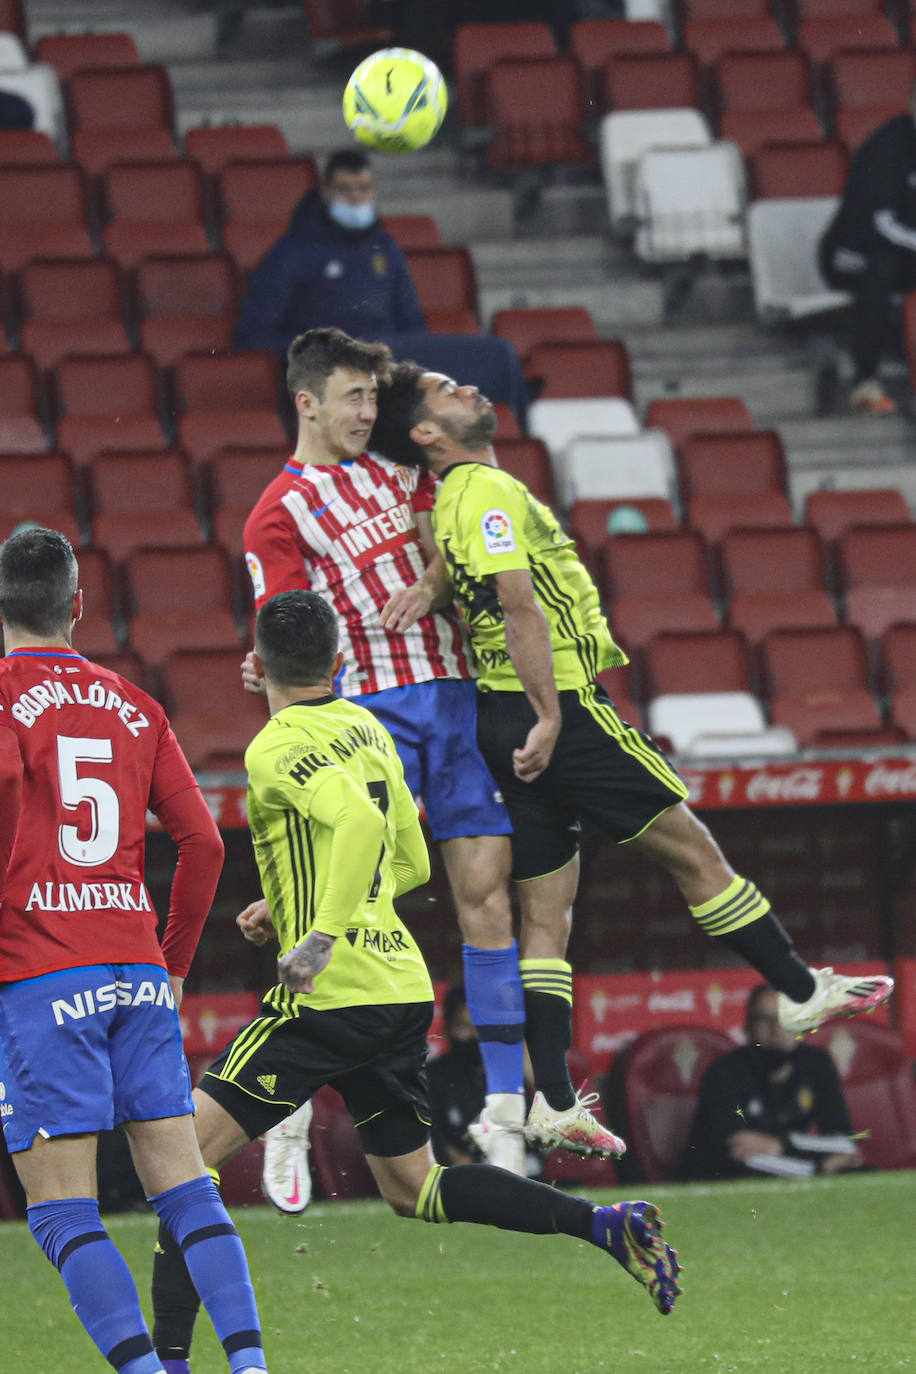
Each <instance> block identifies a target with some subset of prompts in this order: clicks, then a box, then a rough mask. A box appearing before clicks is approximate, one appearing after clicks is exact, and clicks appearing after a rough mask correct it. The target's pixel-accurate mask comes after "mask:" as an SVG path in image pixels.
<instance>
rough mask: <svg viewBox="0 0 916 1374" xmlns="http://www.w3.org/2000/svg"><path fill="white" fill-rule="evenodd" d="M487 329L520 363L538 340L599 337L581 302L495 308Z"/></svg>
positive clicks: (590, 338)
mask: <svg viewBox="0 0 916 1374" xmlns="http://www.w3.org/2000/svg"><path fill="white" fill-rule="evenodd" d="M490 330H491V332H492V333H493V334H495V335H496V337H497V338H498V339H505V340H506V342H507V343H510V344H511V345H512V347H513V348H514V349H515V351H516V353H517V354H518V356H519V357H520V358H521V360H522V363H523V364H525V363H527V359H528V354H529V353H530V352H531V350H532V348H534V347H535V346H536V345H537V344H542V343H582V342H583V341H587V340H596V339H597V338H598V337H599V336H598V330H597V328H596V326H595V321H594V319H593V318H592V313H591V311H590V310H588V309H586V307H585V306H584V305H545V306H540V307H531V308H527V309H512V310H497V311H495V312H494V314H493V317H492V319H491V320H490Z"/></svg>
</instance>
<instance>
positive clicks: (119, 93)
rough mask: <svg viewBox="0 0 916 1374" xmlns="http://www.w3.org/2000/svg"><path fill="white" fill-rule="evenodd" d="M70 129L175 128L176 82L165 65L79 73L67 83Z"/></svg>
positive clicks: (149, 63) (74, 130) (147, 64)
mask: <svg viewBox="0 0 916 1374" xmlns="http://www.w3.org/2000/svg"><path fill="white" fill-rule="evenodd" d="M67 108H68V114H69V123H70V131H71V133H74V132H76V131H78V130H81V129H150V128H154V129H155V128H160V129H168V130H171V128H172V122H173V115H174V110H173V105H172V85H171V82H170V81H169V76H168V72H167V71H166V69H165V67H163V66H160V65H158V64H155V63H151V62H148V63H146V64H144V65H143V66H139V67H137V66H126V67H119V68H107V69H101V70H97V71H93V70H88V71H79V72H76V73H75V74H74V75H73V76H72V77H71V78H70V80H69V82H68V83H67Z"/></svg>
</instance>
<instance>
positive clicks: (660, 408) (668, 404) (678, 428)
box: [646, 396, 754, 448]
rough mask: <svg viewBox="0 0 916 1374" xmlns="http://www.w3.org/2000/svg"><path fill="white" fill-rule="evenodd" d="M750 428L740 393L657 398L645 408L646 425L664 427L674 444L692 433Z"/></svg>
mask: <svg viewBox="0 0 916 1374" xmlns="http://www.w3.org/2000/svg"><path fill="white" fill-rule="evenodd" d="M753 428H754V422H753V420H752V419H751V414H750V411H749V410H748V408H747V406H746V404H745V403H744V401H742V400H741V397H740V396H682V397H680V396H679V397H677V398H676V399H668V398H660V399H658V400H655V401H651V402H650V403H649V406H648V408H647V410H646V429H663V430H664V431H665V433H666V434H667V435H668V438H669V439H670V440H671V442H672V444H673V445H674V447H675V448H680V446H681V444H682V443H683V442H684V440H685V439H689V438H691V436H692V435H695V434H723V433H746V432H747V431H748V430H753Z"/></svg>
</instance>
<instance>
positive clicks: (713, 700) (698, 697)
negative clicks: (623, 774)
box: [646, 692, 795, 759]
mask: <svg viewBox="0 0 916 1374" xmlns="http://www.w3.org/2000/svg"><path fill="white" fill-rule="evenodd" d="M646 714H647V720H648V726H649V732H650V734H652V735H654V736H655V737H656V738H658V739H661V740H666V741H667V743H668V746H669V747H670V748H671V750H672V751H673V752H674V753H675V754H678V755H680V756H681V757H682V758H685V759H687V758H704V757H706V756H707V755H715V756H716V757H722V756H725V757H730V758H738V757H741V756H742V755H747V754H759V755H764V756H769V755H772V754H774V753H777V754H785V753H789V752H792V753H794V751H795V737H794V735H793V736H791V738H789V737H788V736H787V735H786V734H785V732H784V731H782V730H777V732H776V735H775V738H774V736H773V735H771V733H770V728H769V727H768V726H767V723H766V716H765V715H764V710H763V706H762V705H761V703H760V702H759V701H758V700H757V698H756V697H755V696H752V695H751V694H750V692H675V693H671V694H668V695H664V696H659V697H655V698H654V699H653V700H652V701H650V702H649V704H648V707H647V708H646Z"/></svg>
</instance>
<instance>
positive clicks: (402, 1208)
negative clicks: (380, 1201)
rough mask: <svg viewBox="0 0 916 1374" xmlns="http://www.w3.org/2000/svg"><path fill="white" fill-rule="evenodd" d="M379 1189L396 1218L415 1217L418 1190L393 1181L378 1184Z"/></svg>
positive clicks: (418, 1196)
mask: <svg viewBox="0 0 916 1374" xmlns="http://www.w3.org/2000/svg"><path fill="white" fill-rule="evenodd" d="M379 1189H380V1191H381V1194H382V1197H383V1198H384V1200H385V1201H386V1202H387V1203H388V1206H389V1207H390V1208H391V1210H392V1212H394V1214H395V1216H396V1217H415V1216H416V1214H417V1202H418V1201H419V1198H420V1192H419V1189H417V1188H414V1187H413V1186H412V1185H411V1184H408V1183H404V1182H401V1181H395V1180H392V1181H390V1182H386V1183H384V1184H379Z"/></svg>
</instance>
